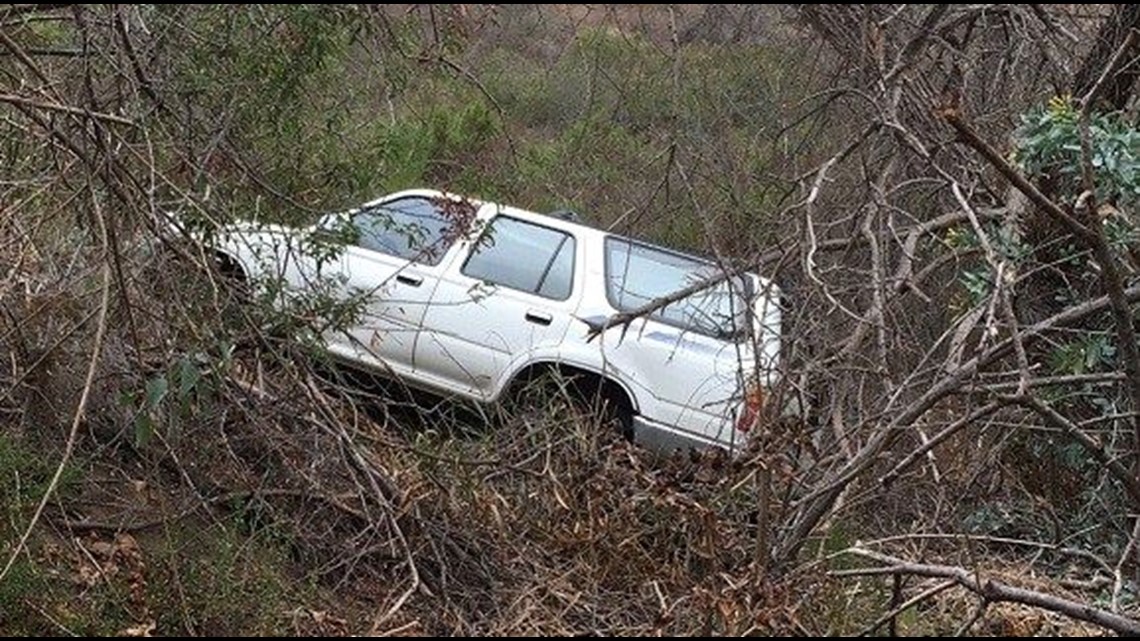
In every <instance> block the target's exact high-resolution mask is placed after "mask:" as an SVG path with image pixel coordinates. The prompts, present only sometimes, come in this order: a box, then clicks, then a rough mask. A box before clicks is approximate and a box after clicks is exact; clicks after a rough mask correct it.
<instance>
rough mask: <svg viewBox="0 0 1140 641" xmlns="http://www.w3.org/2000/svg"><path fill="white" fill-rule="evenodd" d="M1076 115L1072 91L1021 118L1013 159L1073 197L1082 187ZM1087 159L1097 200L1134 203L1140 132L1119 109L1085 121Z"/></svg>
mask: <svg viewBox="0 0 1140 641" xmlns="http://www.w3.org/2000/svg"><path fill="white" fill-rule="evenodd" d="M1079 116H1080V114H1079V111H1078V110H1077V106H1076V104H1075V103H1074V102H1073V100H1072V97H1071V96H1065V97H1060V98H1053V99H1052V100H1050V101H1049V104H1048V105H1047V106H1045V107H1043V108H1038V109H1035V110H1033V111H1030V112H1029V113H1028V114H1026V115H1025V116H1023V117H1022V122H1021V126H1020V127H1019V128H1018V130H1017V131H1016V132H1015V134H1014V139H1015V144H1016V151H1015V153H1014V158H1015V160H1016V161H1017V163H1018V165H1019V166H1020V167H1021V169H1022V171H1024V172H1026V173H1027V174H1029V175H1031V176H1037V177H1042V178H1044V177H1051V178H1052V179H1054V180H1057V181H1058V185H1057V186H1058V190H1059V193H1060V194H1061V195H1062V196H1065V197H1067V198H1068V199H1070V202H1072V200H1071V199H1072V198H1075V197H1076V195H1077V194H1079V193H1080V191H1081V186H1080V183H1081V133H1080V122H1079V120H1080V117H1079ZM1088 135H1089V140H1088V144H1089V162H1090V164H1091V165H1092V168H1093V170H1094V171H1095V172H1096V197H1097V200H1098V201H1099V202H1102V203H1103V202H1115V203H1117V204H1118V206H1130V205H1134V204H1135V203H1136V201H1137V199H1138V198H1140V131H1137V130H1136V128H1135V126H1134V125H1133V124H1132V123H1131V122H1130V121H1128V120H1127V119H1126V118H1125V117H1124V115H1123V114H1120V113H1097V114H1095V115H1092V116H1091V117H1090V121H1089V125H1088Z"/></svg>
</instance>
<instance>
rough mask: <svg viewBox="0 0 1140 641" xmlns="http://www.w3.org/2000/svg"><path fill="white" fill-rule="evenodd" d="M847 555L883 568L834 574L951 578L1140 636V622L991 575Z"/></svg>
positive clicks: (997, 596) (988, 596)
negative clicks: (863, 559) (989, 576)
mask: <svg viewBox="0 0 1140 641" xmlns="http://www.w3.org/2000/svg"><path fill="white" fill-rule="evenodd" d="M845 552H846V553H847V554H851V555H853V556H858V557H862V558H865V559H869V560H871V561H875V562H876V563H880V564H882V566H883V567H877V568H863V569H854V570H838V571H835V572H832V575H833V576H871V575H882V574H909V575H913V576H924V577H929V578H937V579H949V580H952V581H954V583H956V584H957V585H959V586H961V587H964V588H966V589H967V590H969V591H971V592H973V593H974V594H977V595H978V596H979V597H981V598H982V600H983V602H984V603H987V604H988V603H1021V604H1023V605H1028V606H1031V607H1035V608H1041V609H1043V610H1048V611H1050V612H1057V613H1058V614H1063V615H1065V616H1067V617H1069V618H1072V619H1076V620H1078V621H1085V622H1088V623H1092V624H1095V625H1099V626H1101V627H1103V628H1107V629H1109V630H1112V631H1113V632H1116V633H1117V634H1124V635H1129V636H1133V635H1140V621H1137V620H1135V619H1131V618H1128V617H1125V616H1121V615H1119V614H1114V613H1112V612H1108V611H1106V610H1101V609H1100V608H1095V607H1093V606H1091V605H1089V604H1087V603H1081V602H1079V601H1073V600H1071V599H1066V598H1064V597H1059V596H1055V595H1052V594H1046V593H1044V592H1038V591H1036V590H1029V589H1026V588H1019V587H1016V586H1013V585H1009V584H1008V583H1003V582H1001V581H997V580H995V579H991V578H982V577H981V576H979V574H978V573H977V572H972V571H970V570H967V569H965V568H962V567H958V566H953V565H933V564H927V563H911V562H909V561H906V560H903V559H900V558H897V557H893V556H890V555H888V554H882V553H880V552H875V551H873V550H868V549H866V548H862V547H852V548H848V549H847V550H845Z"/></svg>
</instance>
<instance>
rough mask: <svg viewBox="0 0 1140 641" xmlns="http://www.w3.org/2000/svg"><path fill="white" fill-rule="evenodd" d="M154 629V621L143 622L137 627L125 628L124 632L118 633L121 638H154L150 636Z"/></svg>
mask: <svg viewBox="0 0 1140 641" xmlns="http://www.w3.org/2000/svg"><path fill="white" fill-rule="evenodd" d="M154 628H155V623H154V621H145V622H143V623H140V624H138V625H132V626H131V627H129V628H127V629H126V630H123V631H122V632H120V633H119V636H121V637H150V636H154V635H152V634H151V633H152V632H154Z"/></svg>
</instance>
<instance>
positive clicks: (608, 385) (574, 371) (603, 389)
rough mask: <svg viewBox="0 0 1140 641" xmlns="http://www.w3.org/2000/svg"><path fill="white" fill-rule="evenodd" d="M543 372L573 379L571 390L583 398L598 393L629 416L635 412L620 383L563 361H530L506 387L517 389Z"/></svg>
mask: <svg viewBox="0 0 1140 641" xmlns="http://www.w3.org/2000/svg"><path fill="white" fill-rule="evenodd" d="M544 374H558V375H559V376H561V377H563V378H565V379H567V380H570V381H573V383H574V385H573V391H574V392H575V393H577V394H579V395H581V396H582V397H583V398H587V399H588V398H589V397H590V396H592V395H594V394H596V393H600V395H601V397H602V398H603V399H605V400H607V401H609V402H610V403H612V404H614V409H615V410H617V411H619V412H624V413H628V414H629V415H630V416H632V415H633V414H634V413H636V412H637V405H636V404H635V402H634V399H633V395H632V394H630V393H629V392H628V391H627V390H626V389H625V386H623V385H622V384H621V383H619V382H617V381H616V380H614V379H612V378H610V377H608V376H605V375H603V374H600V373H598V372H595V371H592V370H588V369H585V368H582V367H576V366H574V365H567V364H565V363H555V362H539V363H531V364H530V365H527V366H526V367H524V368H522V369H521V370H519V372H518V373H517V374H515V375H514V377H513V378H512V379H511V382H510V384H509V385H508V389H518V388H519V387H520V386H525V385H526V384H527V383H529V382H531V381H533V380H535V379H536V378H538V377H540V376H542V375H544Z"/></svg>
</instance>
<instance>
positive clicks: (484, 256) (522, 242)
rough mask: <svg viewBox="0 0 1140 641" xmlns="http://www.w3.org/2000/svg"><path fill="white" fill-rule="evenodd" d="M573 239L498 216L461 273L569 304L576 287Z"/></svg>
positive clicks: (476, 246) (569, 236)
mask: <svg viewBox="0 0 1140 641" xmlns="http://www.w3.org/2000/svg"><path fill="white" fill-rule="evenodd" d="M574 248H575V244H574V237H573V236H571V235H570V234H567V233H566V232H563V231H559V230H557V229H552V228H550V227H544V226H542V225H536V224H533V223H528V222H525V221H522V220H519V219H517V218H510V217H508V216H498V217H496V218H495V219H494V220H492V221H491V224H490V226H489V227H488V229H487V231H486V232H485V233H484V235H483V237H482V238H481V239H480V240H479V242H478V243H476V245H475V249H474V251H473V252H472V253H471V256H470V257H468V259H467V262H466V263H464V265H463V270H462V273H463V275H465V276H470V277H471V278H478V279H479V280H484V281H487V282H489V283H493V284H495V285H502V286H503V287H510V288H511V289H517V290H519V291H523V292H528V293H531V294H536V295H538V296H542V297H543V298H549V299H551V300H566V299H567V298H569V297H570V292H571V290H572V289H573V285H574Z"/></svg>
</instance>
